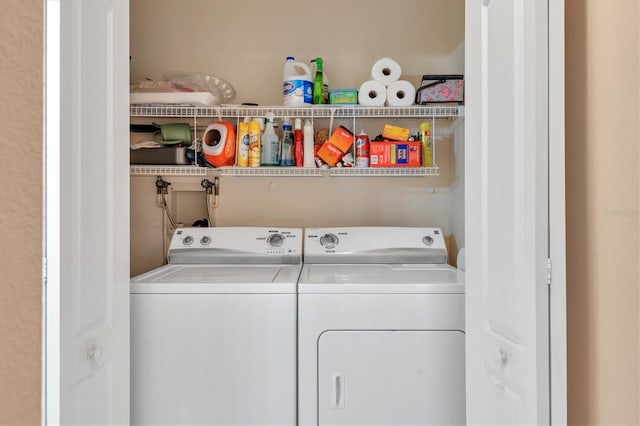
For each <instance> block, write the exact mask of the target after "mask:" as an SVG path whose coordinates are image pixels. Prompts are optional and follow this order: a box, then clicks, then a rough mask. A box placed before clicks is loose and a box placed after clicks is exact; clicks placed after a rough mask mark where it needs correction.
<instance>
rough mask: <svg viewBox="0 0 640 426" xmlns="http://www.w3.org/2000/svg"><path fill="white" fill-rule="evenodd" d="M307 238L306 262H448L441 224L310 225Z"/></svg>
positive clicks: (306, 232) (305, 246) (305, 237)
mask: <svg viewBox="0 0 640 426" xmlns="http://www.w3.org/2000/svg"><path fill="white" fill-rule="evenodd" d="M304 240H305V245H304V257H305V263H306V262H309V261H310V262H319V263H326V262H331V261H332V260H331V259H333V262H336V263H349V262H353V263H376V262H388V263H444V262H446V256H447V248H446V244H445V240H444V235H443V233H442V230H441V229H439V228H413V227H388V226H356V227H342V228H306V229H305V236H304ZM318 259H320V260H318ZM443 259H444V260H443Z"/></svg>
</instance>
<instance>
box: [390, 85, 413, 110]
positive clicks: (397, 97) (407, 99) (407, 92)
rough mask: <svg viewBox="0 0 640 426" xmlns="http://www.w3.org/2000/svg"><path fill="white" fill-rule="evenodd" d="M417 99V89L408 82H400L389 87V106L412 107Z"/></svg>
mask: <svg viewBox="0 0 640 426" xmlns="http://www.w3.org/2000/svg"><path fill="white" fill-rule="evenodd" d="M415 98H416V88H415V87H413V84H411V83H409V82H408V81H406V80H398V81H395V82H393V83H391V84H390V85H389V87H387V104H388V105H389V106H410V105H413V101H414V100H415Z"/></svg>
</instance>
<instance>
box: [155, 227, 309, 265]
mask: <svg viewBox="0 0 640 426" xmlns="http://www.w3.org/2000/svg"><path fill="white" fill-rule="evenodd" d="M167 257H168V259H169V263H179V264H183V263H225V264H243V263H246V264H249V263H269V264H274V263H276V264H277V263H286V264H291V263H301V262H302V230H301V229H297V228H261V227H221V228H178V229H176V230H175V231H174V233H173V237H172V238H171V244H170V245H169V251H168V254H167Z"/></svg>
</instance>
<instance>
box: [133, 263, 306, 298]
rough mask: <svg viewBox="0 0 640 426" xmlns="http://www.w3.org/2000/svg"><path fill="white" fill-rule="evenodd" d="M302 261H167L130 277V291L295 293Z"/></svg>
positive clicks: (160, 292)
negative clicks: (198, 263)
mask: <svg viewBox="0 0 640 426" xmlns="http://www.w3.org/2000/svg"><path fill="white" fill-rule="evenodd" d="M301 268H302V265H165V266H161V267H159V268H157V269H154V270H152V271H149V272H147V273H145V274H142V275H139V276H137V277H135V278H132V279H131V293H154V294H163V293H178V294H180V293H182V294H187V293H208V294H236V293H251V294H262V293H293V294H295V293H296V283H297V281H298V277H299V275H300V270H301Z"/></svg>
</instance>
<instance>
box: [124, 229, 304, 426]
mask: <svg viewBox="0 0 640 426" xmlns="http://www.w3.org/2000/svg"><path fill="white" fill-rule="evenodd" d="M168 257H169V264H168V265H165V266H163V267H160V268H157V269H155V270H153V271H150V272H148V273H145V274H143V275H140V276H138V277H136V278H133V279H132V280H131V423H132V424H134V425H160V424H172V425H196V424H198V425H204V424H206V425H295V424H296V283H297V281H298V277H299V275H300V270H301V268H302V230H301V229H272V228H181V229H178V230H176V232H175V233H174V236H173V238H172V240H171V244H170V247H169V251H168Z"/></svg>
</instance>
